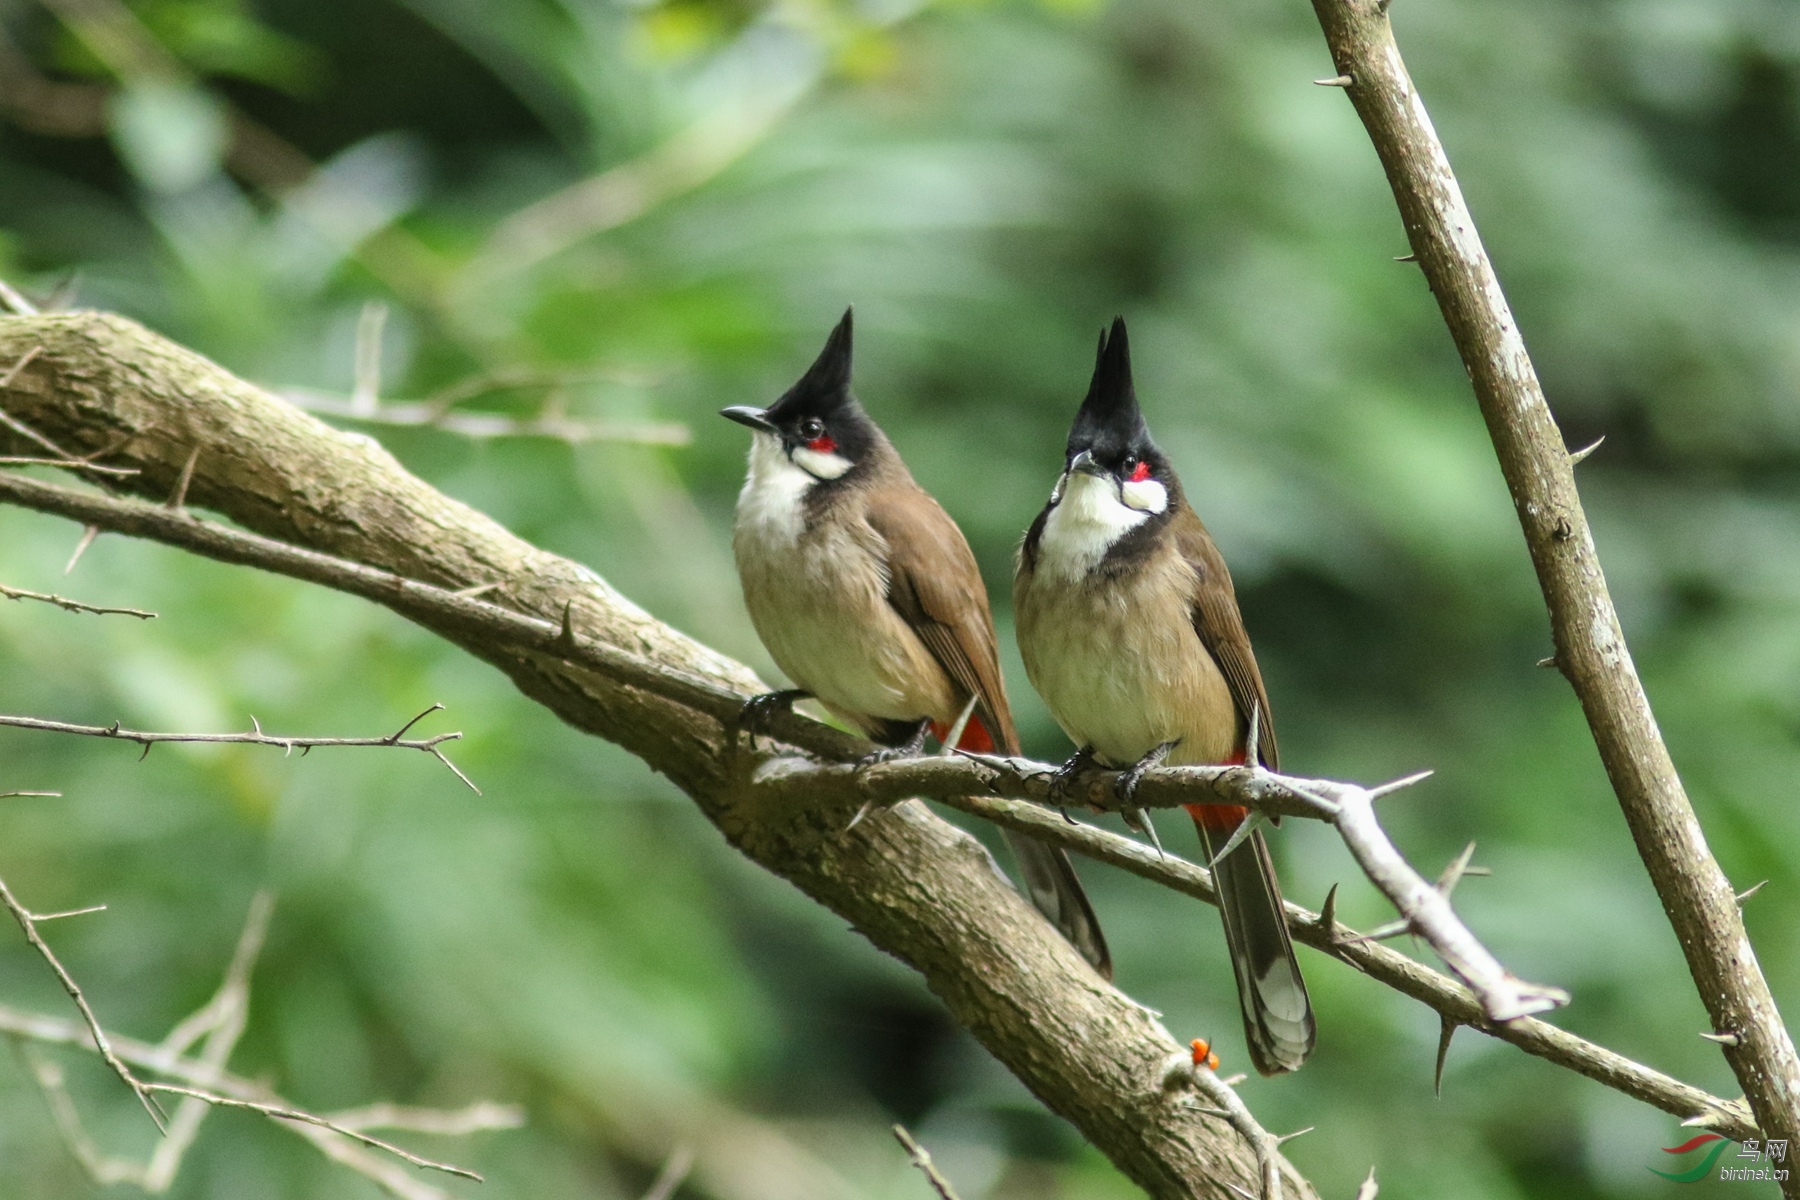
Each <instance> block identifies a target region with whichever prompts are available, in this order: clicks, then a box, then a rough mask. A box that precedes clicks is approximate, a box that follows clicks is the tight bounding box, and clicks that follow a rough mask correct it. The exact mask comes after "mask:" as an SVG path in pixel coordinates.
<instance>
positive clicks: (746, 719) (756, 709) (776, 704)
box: [737, 688, 812, 734]
mask: <svg viewBox="0 0 1800 1200" xmlns="http://www.w3.org/2000/svg"><path fill="white" fill-rule="evenodd" d="M811 696H812V693H811V692H809V691H807V690H806V689H804V688H783V689H782V690H780V691H778V692H764V693H763V694H762V695H760V696H752V697H751V698H750V699H748V700H746V701H745V702H744V707H742V708H740V709H739V710H738V716H737V728H739V729H743V730H746V731H748V732H750V733H763V734H766V733H768V732H769V729H770V727H771V726H772V725H774V723H775V719H776V718H777V717H779V716H782V715H783V714H785V713H790V712H793V711H794V701H796V700H806V699H810V698H811Z"/></svg>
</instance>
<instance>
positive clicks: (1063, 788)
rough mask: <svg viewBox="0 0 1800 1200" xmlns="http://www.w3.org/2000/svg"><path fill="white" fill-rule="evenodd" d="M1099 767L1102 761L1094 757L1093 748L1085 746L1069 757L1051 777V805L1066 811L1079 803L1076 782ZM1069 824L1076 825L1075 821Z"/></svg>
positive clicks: (1065, 814)
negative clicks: (1076, 794)
mask: <svg viewBox="0 0 1800 1200" xmlns="http://www.w3.org/2000/svg"><path fill="white" fill-rule="evenodd" d="M1099 767H1100V760H1099V759H1097V758H1095V757H1094V748H1093V747H1092V746H1083V747H1081V748H1080V749H1079V750H1077V751H1075V753H1073V754H1071V755H1070V756H1069V759H1068V761H1067V762H1065V763H1063V765H1062V766H1060V767H1058V768H1056V773H1055V774H1054V775H1052V776H1050V795H1049V800H1050V803H1051V804H1054V805H1056V807H1058V808H1061V809H1065V810H1066V809H1067V808H1068V806H1069V805H1070V804H1072V803H1079V801H1078V800H1077V798H1076V796H1075V782H1076V780H1078V779H1080V778H1081V776H1082V775H1083V774H1085V773H1086V772H1088V771H1094V770H1098V769H1099ZM1068 818H1069V814H1068V813H1067V812H1066V811H1065V812H1064V813H1063V819H1064V820H1068ZM1069 823H1070V824H1071V825H1072V824H1074V822H1073V821H1070V822H1069Z"/></svg>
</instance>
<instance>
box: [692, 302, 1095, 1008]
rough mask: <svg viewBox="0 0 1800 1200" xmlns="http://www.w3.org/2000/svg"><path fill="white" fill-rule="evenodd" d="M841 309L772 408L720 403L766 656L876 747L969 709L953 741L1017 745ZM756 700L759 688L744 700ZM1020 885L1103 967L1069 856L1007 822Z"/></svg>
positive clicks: (992, 651) (962, 569)
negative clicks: (859, 368)
mask: <svg viewBox="0 0 1800 1200" xmlns="http://www.w3.org/2000/svg"><path fill="white" fill-rule="evenodd" d="M850 357H851V314H850V313H849V312H848V311H846V312H845V313H844V318H843V320H841V321H840V322H838V325H837V328H835V329H833V330H832V332H831V337H830V338H829V339H828V340H827V341H826V343H825V349H824V350H823V351H821V352H820V354H819V357H818V359H817V361H815V362H814V363H813V365H812V366H811V367H810V368H808V369H807V372H806V374H805V375H803V376H801V377H800V381H799V382H798V383H796V384H795V385H794V386H793V387H791V388H789V389H788V390H787V392H785V393H784V394H783V395H782V397H781V398H780V399H779V400H777V401H776V402H775V403H774V404H772V405H770V406H769V407H768V408H752V407H735V408H727V409H725V410H724V411H723V413H722V415H723V416H726V417H729V418H731V419H732V420H733V421H736V422H738V423H739V424H742V425H748V426H749V427H750V428H751V429H752V430H754V431H755V432H754V434H753V436H752V438H751V442H750V469H749V474H748V476H747V477H746V478H745V480H744V489H743V491H742V492H741V493H740V494H739V496H738V506H737V524H736V528H735V530H734V531H733V534H732V539H731V544H732V549H733V550H734V551H735V552H736V555H737V566H738V578H739V579H740V580H741V581H742V583H743V586H744V602H745V604H746V605H747V606H748V607H749V610H750V619H751V621H752V622H753V623H754V624H755V626H756V632H757V634H758V635H759V636H760V637H761V638H762V641H763V645H764V646H766V647H767V648H768V651H769V655H770V657H772V658H774V660H775V662H776V665H778V666H779V667H780V668H781V669H782V670H783V671H785V672H786V673H787V675H788V677H789V678H790V679H792V680H793V681H794V683H795V684H796V685H798V690H796V691H792V692H777V693H771V695H770V696H768V697H762V698H759V699H760V700H762V701H764V702H765V704H766V703H780V704H785V703H791V702H792V701H793V700H795V699H798V698H800V697H801V696H804V695H810V696H813V697H815V698H816V699H817V700H818V701H819V702H820V703H821V704H823V705H824V706H825V707H826V708H827V709H829V710H830V711H831V712H832V713H833V714H835V715H836V716H838V717H840V718H842V719H843V720H844V721H846V722H848V723H849V724H850V725H851V726H853V727H854V728H856V729H858V730H860V731H861V732H862V733H863V734H864V735H866V736H867V737H868V738H870V739H871V740H872V741H875V742H877V743H879V744H881V745H883V746H888V747H898V748H901V751H902V752H903V753H914V754H916V753H918V751H919V750H920V748H921V747H923V745H924V743H925V734H926V732H927V731H930V732H932V733H933V734H934V735H935V736H936V737H937V738H938V739H939V740H940V741H942V740H944V739H946V738H948V737H951V736H953V730H954V728H955V727H956V725H957V724H958V723H959V722H962V721H964V719H965V717H966V724H965V725H964V726H963V732H962V734H961V736H960V739H959V741H958V748H959V749H965V750H973V751H977V752H982V753H993V752H995V751H996V750H998V751H999V752H1000V753H1003V754H1009V755H1010V754H1017V753H1018V750H1019V740H1018V734H1017V732H1016V731H1015V730H1014V728H1013V721H1012V711H1011V708H1010V706H1009V705H1008V704H1007V700H1006V685H1005V683H1004V681H1003V680H1002V679H1001V675H1000V661H999V656H998V652H997V648H996V644H995V639H994V619H993V616H992V614H991V613H990V612H989V610H988V598H987V589H986V587H985V586H984V585H983V584H982V581H981V573H980V571H979V570H978V569H977V568H976V565H975V555H974V554H973V553H972V552H971V551H970V550H969V543H968V542H967V541H965V540H964V538H963V535H962V531H961V530H959V529H958V528H957V527H956V523H955V522H954V521H952V520H951V519H950V517H949V515H948V514H946V513H945V512H944V510H943V509H942V508H940V507H939V506H938V503H937V501H936V500H933V499H932V498H931V496H930V495H929V494H927V493H926V491H925V490H924V489H923V488H921V487H920V486H919V485H918V484H917V483H915V482H914V481H913V477H912V473H911V472H909V471H908V470H907V469H906V464H905V463H903V462H901V461H900V456H899V454H897V453H896V452H895V450H894V447H893V445H892V444H891V443H890V442H889V441H888V439H887V435H886V434H884V433H882V431H881V429H880V428H879V427H878V426H877V425H876V424H875V422H874V421H872V420H870V419H869V416H868V414H867V413H865V412H864V411H863V408H862V405H861V404H859V403H858V402H857V400H856V398H855V397H854V396H852V395H851V393H850ZM751 703H752V704H753V705H754V704H757V703H758V701H752V702H751ZM1006 836H1007V840H1008V842H1009V843H1010V844H1011V845H1012V848H1013V853H1014V854H1015V855H1016V856H1017V858H1018V860H1019V867H1020V870H1021V872H1022V873H1023V875H1024V877H1025V890H1026V893H1027V894H1028V895H1029V896H1030V897H1031V900H1032V902H1033V903H1034V904H1036V905H1037V907H1038V909H1039V910H1040V911H1041V912H1043V914H1044V915H1045V916H1047V917H1048V918H1049V919H1050V921H1051V923H1052V924H1054V925H1055V926H1056V928H1057V929H1058V930H1060V931H1061V932H1062V934H1063V936H1064V937H1066V938H1067V939H1068V940H1069V941H1070V942H1071V943H1072V944H1073V945H1074V946H1075V948H1076V949H1077V950H1079V951H1080V952H1081V954H1082V956H1083V957H1084V958H1086V959H1087V960H1088V962H1090V963H1092V964H1093V965H1094V967H1095V969H1097V970H1098V971H1099V972H1100V973H1101V974H1102V975H1105V976H1107V977H1109V978H1110V976H1111V973H1112V962H1111V958H1110V956H1109V955H1108V952H1107V948H1106V941H1105V939H1104V938H1103V937H1102V936H1101V933H1100V924H1099V922H1098V921H1097V920H1095V918H1094V910H1093V908H1092V907H1091V906H1090V905H1089V904H1088V899H1087V896H1086V894H1085V893H1084V892H1083V891H1082V888H1081V882H1080V880H1079V879H1077V878H1076V876H1075V869H1074V867H1073V866H1072V865H1071V864H1070V862H1069V859H1068V856H1067V855H1066V854H1064V853H1063V852H1062V851H1061V850H1060V849H1057V848H1055V847H1052V846H1047V845H1045V844H1044V843H1042V842H1038V841H1034V840H1032V839H1030V838H1027V837H1023V836H1020V835H1018V834H1015V833H1013V832H1012V831H1011V830H1008V831H1007V834H1006Z"/></svg>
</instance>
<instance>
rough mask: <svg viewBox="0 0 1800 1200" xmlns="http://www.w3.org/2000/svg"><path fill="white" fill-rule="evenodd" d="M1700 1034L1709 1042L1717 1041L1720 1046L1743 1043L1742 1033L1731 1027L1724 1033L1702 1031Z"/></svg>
mask: <svg viewBox="0 0 1800 1200" xmlns="http://www.w3.org/2000/svg"><path fill="white" fill-rule="evenodd" d="M1700 1036H1701V1037H1703V1038H1705V1039H1706V1040H1707V1041H1709V1042H1717V1043H1719V1045H1721V1046H1741V1045H1743V1044H1744V1038H1743V1035H1742V1034H1740V1033H1738V1032H1737V1031H1736V1030H1731V1029H1727V1030H1726V1031H1725V1032H1724V1033H1705V1032H1702V1033H1701V1034H1700Z"/></svg>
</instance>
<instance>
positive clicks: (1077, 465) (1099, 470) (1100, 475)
mask: <svg viewBox="0 0 1800 1200" xmlns="http://www.w3.org/2000/svg"><path fill="white" fill-rule="evenodd" d="M1078 472H1079V473H1080V474H1082V475H1092V476H1093V477H1094V478H1096V479H1105V478H1106V468H1105V467H1103V466H1101V465H1100V464H1099V463H1097V462H1095V461H1094V452H1093V451H1092V450H1083V451H1082V452H1081V453H1080V454H1077V455H1076V456H1075V457H1074V458H1073V459H1071V460H1070V462H1069V473H1070V474H1076V473H1078Z"/></svg>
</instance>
